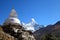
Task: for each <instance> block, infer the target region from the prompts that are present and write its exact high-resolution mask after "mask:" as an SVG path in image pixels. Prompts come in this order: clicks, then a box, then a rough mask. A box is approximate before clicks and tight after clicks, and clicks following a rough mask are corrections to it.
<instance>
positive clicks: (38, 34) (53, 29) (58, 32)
mask: <svg viewBox="0 0 60 40" xmlns="http://www.w3.org/2000/svg"><path fill="white" fill-rule="evenodd" d="M48 34H49V35H51V34H52V35H53V36H54V37H55V38H57V39H59V38H60V21H58V22H57V23H55V24H54V25H48V26H47V27H45V28H41V29H39V30H37V31H35V32H34V36H35V38H36V40H41V39H43V38H44V37H45V36H47V35H48ZM52 38H53V37H52ZM55 38H54V40H55ZM44 40H45V39H44ZM50 40H51V39H50Z"/></svg>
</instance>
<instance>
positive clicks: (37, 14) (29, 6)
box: [0, 0, 60, 25]
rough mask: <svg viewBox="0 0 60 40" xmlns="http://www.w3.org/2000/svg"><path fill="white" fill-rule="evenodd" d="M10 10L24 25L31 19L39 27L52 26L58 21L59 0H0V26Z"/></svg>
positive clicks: (59, 13)
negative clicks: (15, 13)
mask: <svg viewBox="0 0 60 40" xmlns="http://www.w3.org/2000/svg"><path fill="white" fill-rule="evenodd" d="M12 8H14V9H15V10H16V11H17V14H18V17H19V19H20V20H21V21H22V22H24V23H28V22H29V21H30V20H31V18H34V19H35V20H36V22H37V23H38V24H40V25H48V24H54V23H56V22H57V21H59V20H60V0H0V24H3V23H4V21H5V19H6V18H8V16H9V14H10V12H11V9H12Z"/></svg>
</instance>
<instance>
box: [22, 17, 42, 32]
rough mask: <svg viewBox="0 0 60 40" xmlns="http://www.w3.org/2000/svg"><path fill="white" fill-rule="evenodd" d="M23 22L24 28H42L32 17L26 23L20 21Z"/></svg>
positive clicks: (31, 29)
mask: <svg viewBox="0 0 60 40" xmlns="http://www.w3.org/2000/svg"><path fill="white" fill-rule="evenodd" d="M22 24H23V27H24V28H25V30H30V31H32V32H34V31H36V30H38V29H40V28H42V26H41V25H39V24H38V23H37V22H36V21H35V20H34V18H32V19H31V21H30V22H29V23H27V24H25V23H22Z"/></svg>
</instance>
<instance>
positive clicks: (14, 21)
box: [4, 9, 21, 25]
mask: <svg viewBox="0 0 60 40" xmlns="http://www.w3.org/2000/svg"><path fill="white" fill-rule="evenodd" d="M4 24H5V25H8V24H19V25H21V22H20V20H19V19H18V18H17V14H16V11H15V10H14V9H12V11H11V13H10V16H9V18H7V19H6V21H5V23H4Z"/></svg>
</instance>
